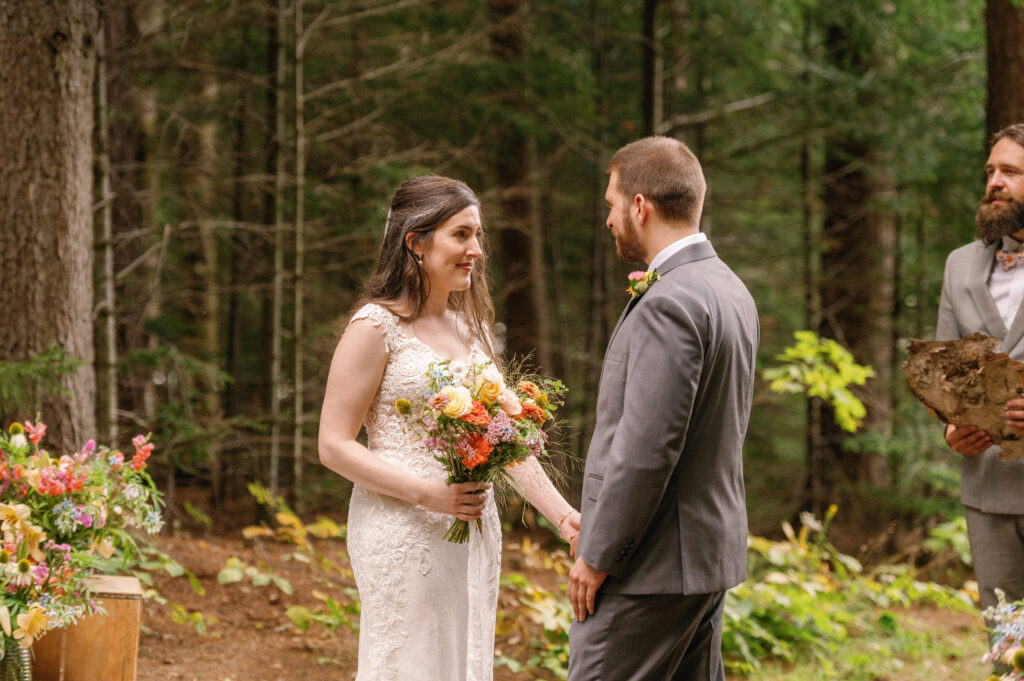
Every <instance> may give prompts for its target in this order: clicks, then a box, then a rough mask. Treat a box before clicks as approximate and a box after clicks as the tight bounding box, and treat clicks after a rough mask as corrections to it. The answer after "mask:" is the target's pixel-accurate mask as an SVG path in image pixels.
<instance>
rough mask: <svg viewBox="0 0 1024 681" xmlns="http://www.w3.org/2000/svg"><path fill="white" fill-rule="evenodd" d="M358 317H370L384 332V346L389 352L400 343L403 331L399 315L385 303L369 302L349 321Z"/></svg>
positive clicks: (350, 321) (349, 321)
mask: <svg viewBox="0 0 1024 681" xmlns="http://www.w3.org/2000/svg"><path fill="white" fill-rule="evenodd" d="M357 319H369V320H370V321H371V322H373V325H374V326H376V327H377V328H378V329H380V330H381V331H383V332H384V348H385V350H387V351H388V352H389V353H390V352H391V351H392V350H393V349H394V348H395V347H396V346H397V345H398V342H399V340H400V339H401V331H400V330H399V328H398V315H396V314H395V313H394V312H392V311H391V310H389V309H387V308H386V307H384V306H383V305H378V304H377V303H367V304H366V305H363V306H362V307H361V308H359V309H358V310H357V311H356V313H355V314H354V315H352V319H350V320H348V323H349V324H351V323H352V322H354V321H356V320H357Z"/></svg>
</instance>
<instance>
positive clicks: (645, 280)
mask: <svg viewBox="0 0 1024 681" xmlns="http://www.w3.org/2000/svg"><path fill="white" fill-rule="evenodd" d="M628 279H629V286H627V287H626V293H628V294H629V295H631V296H633V297H634V298H639V297H640V296H642V295H643V294H645V293H647V289H649V288H651V284H653V283H654V282H656V281H658V280H659V279H661V275H660V274H658V270H651V271H650V272H644V271H643V270H637V271H636V272H630V273H629V277H628Z"/></svg>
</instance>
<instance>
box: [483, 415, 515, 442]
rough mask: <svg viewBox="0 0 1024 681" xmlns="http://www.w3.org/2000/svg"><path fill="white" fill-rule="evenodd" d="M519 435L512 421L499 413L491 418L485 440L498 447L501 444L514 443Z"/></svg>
mask: <svg viewBox="0 0 1024 681" xmlns="http://www.w3.org/2000/svg"><path fill="white" fill-rule="evenodd" d="M518 435H519V432H518V431H517V430H516V427H515V424H514V423H513V422H512V419H510V418H509V417H508V416H507V415H506V414H504V413H502V412H500V411H499V412H498V413H497V414H495V415H494V416H492V417H491V423H490V425H489V426H487V432H486V433H485V434H484V438H485V439H486V440H487V441H488V442H490V443H491V444H492V445H496V444H498V443H500V442H514V441H515V439H516V437H517V436H518Z"/></svg>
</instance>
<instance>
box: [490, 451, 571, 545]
mask: <svg viewBox="0 0 1024 681" xmlns="http://www.w3.org/2000/svg"><path fill="white" fill-rule="evenodd" d="M506 470H507V471H508V473H509V474H510V475H511V476H512V479H513V480H515V482H516V485H517V486H518V487H519V490H520V491H521V492H522V494H523V497H524V498H525V499H526V500H527V501H528V502H530V504H532V505H533V507H534V508H536V509H537V510H538V511H540V512H541V513H542V514H543V515H544V517H545V518H547V519H548V520H549V521H550V522H551V524H552V525H554V526H555V527H557V528H558V533H559V534H560V535H561V536H562V538H563V539H565V540H566V541H567V542H569V543H570V544H573V545H574V540H575V539H576V536H577V535H578V534H579V531H580V514H579V512H578V511H576V510H575V509H574V508H573V507H572V506H571V505H570V504H569V502H568V501H566V500H565V497H563V496H562V495H561V494H560V493H559V492H558V490H557V489H556V488H555V485H554V484H553V483H552V482H551V478H549V477H548V475H547V473H545V472H544V468H543V467H542V466H541V465H540V462H539V461H537V457H535V456H528V457H526V460H525V461H523V462H522V463H520V464H517V465H515V466H511V467H509V468H507V469H506Z"/></svg>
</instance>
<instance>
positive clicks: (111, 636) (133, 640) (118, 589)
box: [33, 575, 142, 681]
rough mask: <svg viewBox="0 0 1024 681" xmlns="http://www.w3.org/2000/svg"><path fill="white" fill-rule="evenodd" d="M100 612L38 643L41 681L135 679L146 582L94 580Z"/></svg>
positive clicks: (111, 578)
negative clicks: (103, 611)
mask: <svg viewBox="0 0 1024 681" xmlns="http://www.w3.org/2000/svg"><path fill="white" fill-rule="evenodd" d="M89 585H90V587H91V588H92V590H93V591H95V592H96V597H97V600H98V601H99V605H100V607H101V608H103V610H105V611H106V614H103V613H96V614H94V615H90V616H89V617H85V618H83V619H81V620H79V621H78V623H77V624H75V625H74V626H71V627H68V628H66V629H55V630H53V631H51V632H50V633H48V634H47V635H46V636H44V637H43V638H41V639H40V640H39V641H37V642H36V643H35V645H34V646H33V650H34V651H35V658H36V666H35V672H34V676H35V680H36V681H135V672H136V667H137V664H138V659H139V630H140V627H141V625H142V586H141V585H140V584H139V580H138V579H136V578H135V577H117V576H111V575H97V576H94V577H91V578H90V579H89Z"/></svg>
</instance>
